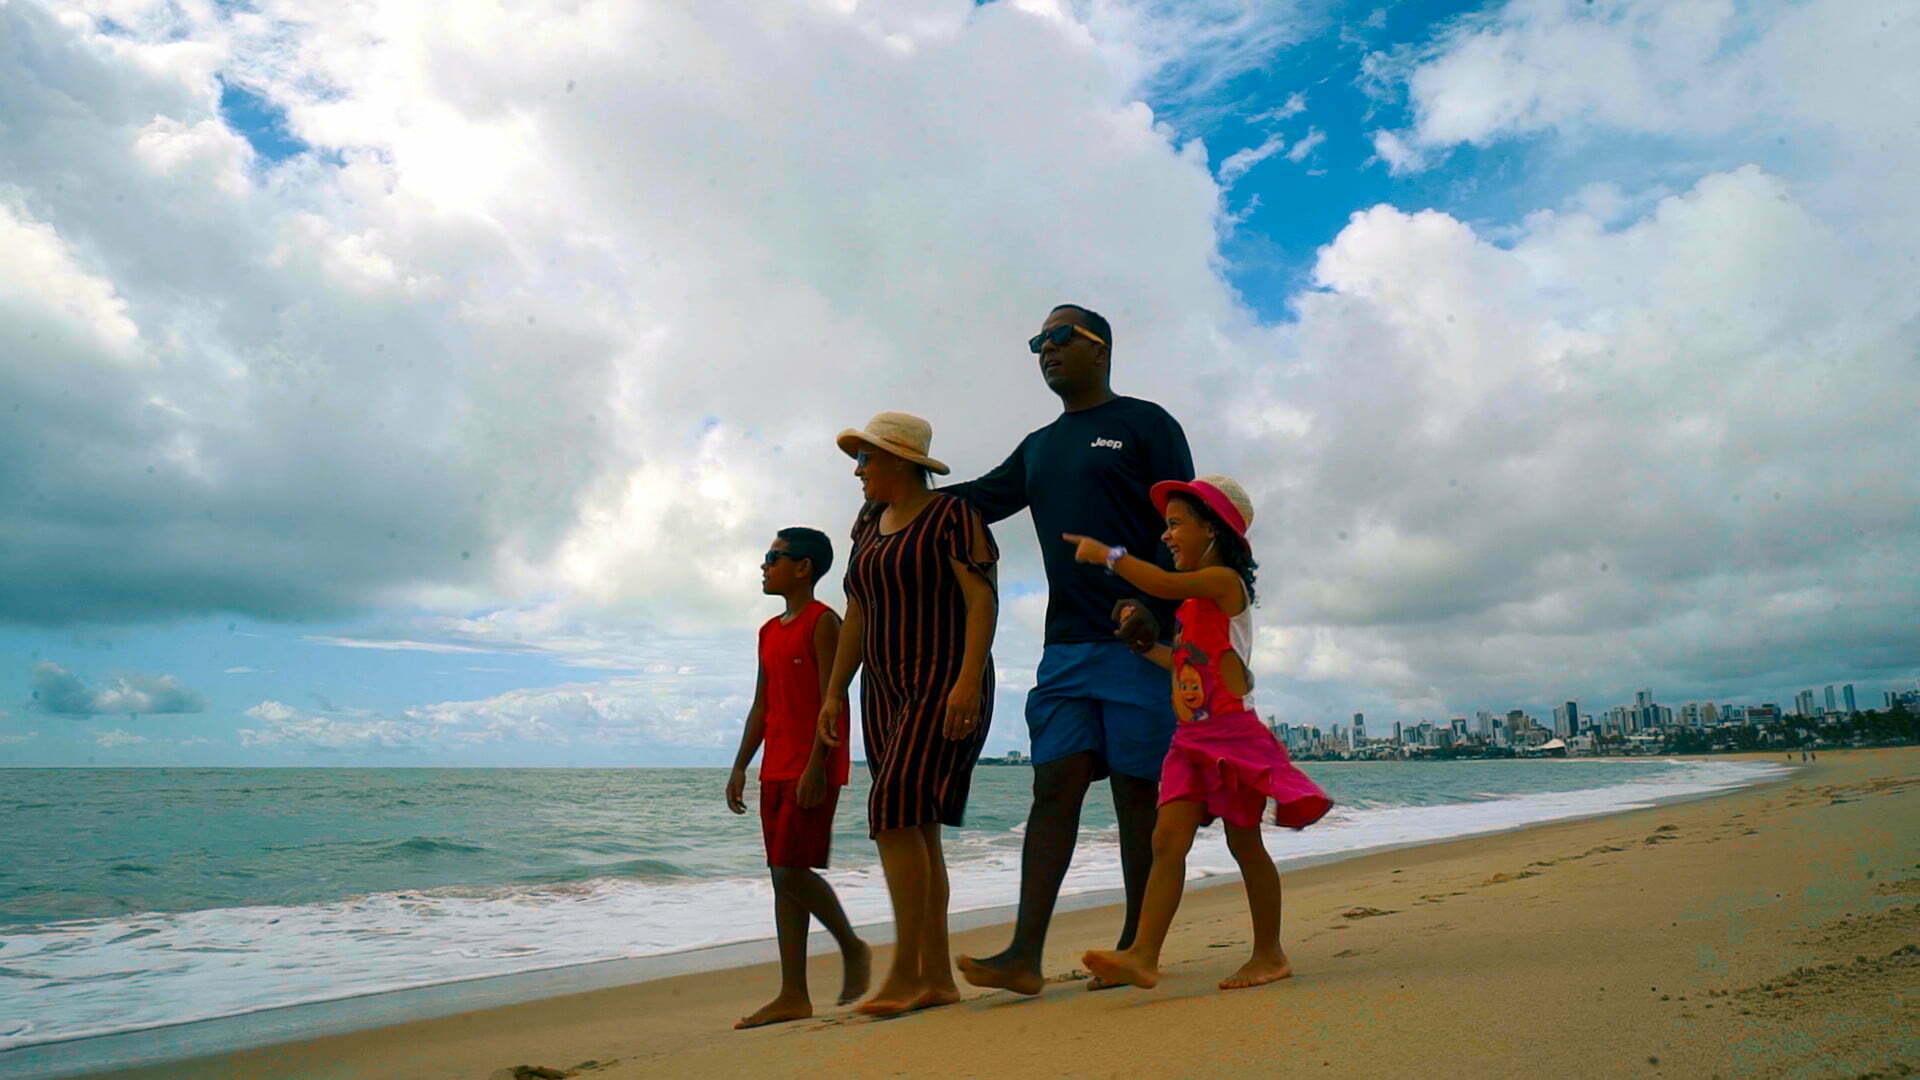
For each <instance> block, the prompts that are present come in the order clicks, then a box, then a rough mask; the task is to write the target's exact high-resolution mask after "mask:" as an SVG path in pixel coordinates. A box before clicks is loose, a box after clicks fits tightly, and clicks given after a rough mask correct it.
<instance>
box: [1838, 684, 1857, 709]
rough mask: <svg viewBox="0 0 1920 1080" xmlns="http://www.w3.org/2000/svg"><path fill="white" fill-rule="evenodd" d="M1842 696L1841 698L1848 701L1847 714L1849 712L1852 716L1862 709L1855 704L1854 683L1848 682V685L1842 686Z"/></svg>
mask: <svg viewBox="0 0 1920 1080" xmlns="http://www.w3.org/2000/svg"><path fill="white" fill-rule="evenodd" d="M1840 696H1841V698H1843V699H1844V700H1845V701H1846V703H1847V714H1848V715H1849V716H1851V715H1852V714H1854V713H1857V712H1859V711H1860V710H1859V709H1858V708H1857V707H1856V706H1855V705H1854V704H1853V684H1852V683H1848V684H1847V685H1846V686H1844V687H1842V688H1841V690H1840Z"/></svg>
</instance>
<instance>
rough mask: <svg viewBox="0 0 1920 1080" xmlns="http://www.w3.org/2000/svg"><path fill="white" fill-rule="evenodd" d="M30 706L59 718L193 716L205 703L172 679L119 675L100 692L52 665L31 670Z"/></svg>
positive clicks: (41, 665)
mask: <svg viewBox="0 0 1920 1080" xmlns="http://www.w3.org/2000/svg"><path fill="white" fill-rule="evenodd" d="M33 703H34V707H35V708H37V709H39V710H40V711H42V712H48V713H56V714H59V715H63V716H98V715H103V714H107V713H154V714H168V713H197V712H203V711H205V709H206V707H207V699H206V698H205V697H204V696H202V695H201V694H200V693H199V692H198V691H195V690H190V689H188V688H187V687H186V686H185V685H183V684H182V683H181V682H180V680H179V679H178V678H177V677H175V676H173V675H119V676H115V677H114V679H113V681H112V682H111V683H110V684H109V685H107V686H105V687H101V688H98V689H96V688H94V687H91V686H88V685H87V683H86V681H85V680H84V679H82V678H80V677H79V676H78V675H75V674H74V673H72V672H70V671H68V670H66V669H65V668H63V667H61V666H60V665H58V664H55V663H53V662H52V661H47V660H43V661H41V662H40V663H38V664H35V665H34V666H33Z"/></svg>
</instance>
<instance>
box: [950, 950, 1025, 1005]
mask: <svg viewBox="0 0 1920 1080" xmlns="http://www.w3.org/2000/svg"><path fill="white" fill-rule="evenodd" d="M953 962H954V965H955V966H956V967H958V968H959V969H960V977H961V978H963V979H965V980H967V981H968V982H970V983H972V984H973V985H975V986H984V987H986V988H988V989H990V990H1011V991H1013V992H1014V993H1016V994H1026V995H1027V996H1029V997H1031V996H1033V995H1035V994H1038V993H1039V992H1040V991H1041V989H1042V988H1043V987H1045V986H1046V985H1047V981H1046V980H1045V979H1043V978H1041V977H1040V972H1039V969H1037V968H1025V967H1015V966H1013V965H1011V964H1008V963H1006V962H1005V961H1002V960H1001V959H1000V958H999V957H994V956H989V957H987V958H986V959H985V960H975V959H974V958H973V957H971V956H956V957H954V958H953Z"/></svg>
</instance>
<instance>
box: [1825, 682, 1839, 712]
mask: <svg viewBox="0 0 1920 1080" xmlns="http://www.w3.org/2000/svg"><path fill="white" fill-rule="evenodd" d="M1827 711H1828V712H1838V711H1840V703H1839V702H1838V701H1836V700H1834V696H1833V684H1832V683H1828V684H1827Z"/></svg>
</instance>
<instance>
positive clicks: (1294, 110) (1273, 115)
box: [1247, 90, 1307, 124]
mask: <svg viewBox="0 0 1920 1080" xmlns="http://www.w3.org/2000/svg"><path fill="white" fill-rule="evenodd" d="M1306 111H1307V95H1305V94H1303V93H1301V92H1299V91H1297V90H1296V91H1294V92H1293V93H1292V94H1290V95H1288V97H1287V100H1285V101H1283V102H1281V103H1280V104H1279V105H1276V106H1274V107H1273V108H1271V109H1267V110H1266V111H1264V112H1259V113H1255V114H1254V115H1252V116H1250V117H1248V118H1247V123H1248V124H1274V123H1279V122H1280V121H1282V120H1291V119H1293V118H1294V117H1296V116H1299V115H1300V114H1301V113H1303V112H1306Z"/></svg>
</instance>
